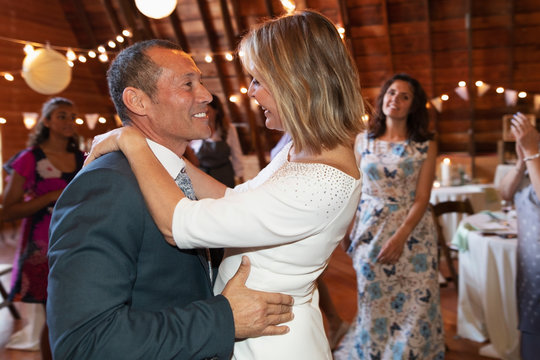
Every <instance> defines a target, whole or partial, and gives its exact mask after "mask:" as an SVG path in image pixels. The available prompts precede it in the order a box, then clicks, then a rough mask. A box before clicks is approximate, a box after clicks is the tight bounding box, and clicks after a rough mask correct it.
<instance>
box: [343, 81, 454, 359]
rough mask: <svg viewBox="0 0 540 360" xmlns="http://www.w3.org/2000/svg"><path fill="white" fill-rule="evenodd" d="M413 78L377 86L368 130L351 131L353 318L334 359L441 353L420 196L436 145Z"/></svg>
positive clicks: (427, 216)
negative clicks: (356, 181)
mask: <svg viewBox="0 0 540 360" xmlns="http://www.w3.org/2000/svg"><path fill="white" fill-rule="evenodd" d="M425 105H426V95H425V93H424V90H423V89H422V87H421V85H420V83H419V82H418V81H417V80H415V79H414V78H412V77H410V76H409V75H407V74H396V75H394V76H393V77H392V78H390V79H389V80H388V81H386V82H385V83H384V85H383V86H382V89H381V92H380V94H379V97H378V99H377V103H376V113H375V115H374V116H372V117H371V118H370V120H369V129H368V131H367V132H365V133H361V134H359V135H358V136H357V138H356V144H355V153H356V157H357V161H358V166H359V167H360V170H361V172H362V177H363V179H364V182H363V184H362V198H361V200H360V204H359V206H358V211H357V214H356V218H355V220H354V223H353V224H352V230H351V232H350V235H348V236H346V237H345V238H344V243H345V248H346V249H347V252H348V253H349V254H350V255H351V257H352V261H353V266H354V268H355V270H356V273H357V285H358V315H357V319H356V323H355V324H354V326H353V327H352V329H351V330H350V331H349V332H348V333H347V335H346V336H345V338H344V339H343V341H342V343H341V344H340V345H339V346H338V349H337V350H336V352H335V353H334V355H335V358H336V359H366V358H371V359H373V358H377V359H403V358H408V359H409V358H411V359H412V358H416V359H442V358H443V357H444V336H443V322H442V318H441V311H440V299H439V283H438V266H437V240H436V232H435V225H434V223H433V218H432V215H431V213H430V212H429V210H428V202H429V197H430V192H431V187H432V184H433V178H434V175H435V158H436V155H437V149H436V144H435V142H434V141H433V140H432V139H433V134H431V133H430V132H429V131H428V122H429V119H428V113H427V110H426V107H425Z"/></svg>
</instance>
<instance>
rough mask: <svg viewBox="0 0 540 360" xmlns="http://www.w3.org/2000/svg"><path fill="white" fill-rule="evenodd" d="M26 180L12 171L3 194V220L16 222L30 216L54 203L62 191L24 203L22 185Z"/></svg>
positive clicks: (55, 191)
mask: <svg viewBox="0 0 540 360" xmlns="http://www.w3.org/2000/svg"><path fill="white" fill-rule="evenodd" d="M25 181H26V179H25V178H24V177H23V176H22V175H20V174H19V173H17V172H16V171H13V173H12V174H11V176H10V179H9V182H8V184H7V186H6V191H5V192H4V199H3V205H2V208H3V210H2V213H3V214H2V217H3V220H16V219H21V218H25V217H28V216H31V215H33V214H35V213H36V212H38V211H39V210H41V209H43V208H44V207H47V206H49V204H51V203H53V202H55V201H56V200H57V199H58V197H59V196H60V194H61V193H62V190H53V191H50V192H48V193H46V194H43V195H41V196H38V197H35V198H33V199H31V200H29V201H24V183H25Z"/></svg>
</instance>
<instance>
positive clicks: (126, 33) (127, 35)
mask: <svg viewBox="0 0 540 360" xmlns="http://www.w3.org/2000/svg"><path fill="white" fill-rule="evenodd" d="M122 35H124V36H125V37H128V38H130V37H131V36H133V34H132V33H131V31H129V30H128V29H124V30H122Z"/></svg>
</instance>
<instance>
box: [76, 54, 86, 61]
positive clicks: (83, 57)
mask: <svg viewBox="0 0 540 360" xmlns="http://www.w3.org/2000/svg"><path fill="white" fill-rule="evenodd" d="M78 59H79V61H80V62H82V63H85V62H86V56H84V55H79V58H78Z"/></svg>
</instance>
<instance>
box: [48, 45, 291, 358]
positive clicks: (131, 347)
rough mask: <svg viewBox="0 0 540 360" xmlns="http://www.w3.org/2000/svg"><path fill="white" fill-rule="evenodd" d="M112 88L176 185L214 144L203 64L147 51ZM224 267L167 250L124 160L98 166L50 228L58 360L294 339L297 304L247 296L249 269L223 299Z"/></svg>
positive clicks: (205, 257) (223, 354)
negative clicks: (220, 273)
mask: <svg viewBox="0 0 540 360" xmlns="http://www.w3.org/2000/svg"><path fill="white" fill-rule="evenodd" d="M107 78H108V82H109V88H110V92H111V97H112V99H113V101H114V103H115V106H116V109H117V111H118V114H119V116H120V118H121V119H122V122H123V123H124V125H126V124H129V125H131V126H134V127H137V128H138V129H139V130H140V131H142V132H143V133H144V134H145V136H146V137H147V138H148V139H149V144H150V146H151V148H152V150H153V151H154V154H155V155H156V157H157V158H158V159H159V160H160V162H161V163H162V164H163V165H164V167H165V168H166V169H167V170H168V171H169V173H170V174H171V176H173V177H176V174H179V173H182V171H183V170H182V169H183V161H182V160H181V159H180V157H181V156H182V154H183V153H184V150H185V147H186V145H187V144H188V142H189V141H191V140H193V139H197V138H205V137H208V136H209V135H210V129H209V127H208V117H207V115H206V109H207V104H208V103H209V102H210V101H211V99H212V97H211V95H210V93H209V92H208V91H207V90H206V89H205V88H204V86H203V85H202V83H201V74H200V71H199V69H198V68H197V67H196V65H195V63H194V62H193V60H192V59H191V58H190V57H189V56H188V55H187V54H186V53H184V52H183V51H182V50H181V49H180V48H179V47H178V46H176V45H174V44H172V43H169V42H166V41H161V40H151V41H145V42H141V43H137V44H135V45H133V46H131V47H129V48H127V49H125V50H124V51H123V52H121V53H120V54H119V55H118V56H117V58H116V59H115V61H114V62H113V64H112V65H111V68H110V69H109V71H108V73H107ZM148 176H152V175H151V174H148ZM179 176H180V175H179ZM177 179H178V178H177ZM184 180H185V179H184ZM177 182H178V183H179V186H180V187H181V188H182V190H183V191H184V192H185V193H186V196H189V195H188V193H189V192H190V191H191V188H189V184H188V185H186V184H185V181H184V182H180V181H177ZM187 182H188V183H189V180H188V181H187ZM181 183H182V184H181ZM220 257H221V253H220V252H219V251H217V250H212V251H209V250H207V249H195V250H179V249H178V248H176V247H172V246H170V245H169V244H167V243H166V241H165V240H164V239H163V236H162V234H161V233H160V232H159V230H158V229H157V227H156V225H155V223H154V221H153V220H152V217H151V216H150V214H149V212H148V209H147V207H146V205H145V202H144V199H143V197H142V194H141V192H140V190H139V187H138V185H137V181H136V179H135V177H134V175H133V173H132V171H131V169H130V166H129V163H128V161H127V159H126V158H125V157H124V155H123V154H122V153H120V152H113V153H110V154H107V155H104V156H102V157H100V158H99V159H97V160H96V161H94V162H93V163H91V164H90V165H89V166H88V167H86V168H84V169H83V170H82V171H81V172H80V173H79V174H78V175H77V177H76V178H75V179H74V180H73V181H72V182H71V183H70V185H69V186H68V187H67V188H66V189H65V191H64V193H63V194H62V195H61V197H60V198H59V200H58V202H57V204H56V207H55V210H54V213H53V218H52V221H51V230H50V245H49V267H50V273H49V285H48V301H47V314H48V315H47V319H48V325H49V331H50V339H51V348H52V350H53V354H54V356H55V358H57V359H102V360H105V359H107V360H108V359H206V358H211V359H226V358H229V357H230V356H231V354H232V350H233V345H234V339H235V338H245V337H256V336H261V335H279V334H283V333H285V332H286V331H288V328H287V327H286V326H277V325H278V324H281V323H283V322H286V321H289V320H290V319H292V314H291V312H290V306H291V305H292V298H291V297H289V296H285V295H282V294H270V293H262V292H258V291H253V290H250V289H247V288H246V287H245V285H244V283H245V280H246V279H247V276H248V274H249V262H248V261H247V262H246V263H245V264H243V265H242V266H241V267H240V269H239V271H238V273H237V275H236V276H235V277H234V278H233V279H231V281H230V282H229V284H228V285H227V287H226V288H225V290H224V291H223V294H222V295H217V296H213V293H212V282H213V279H215V275H216V274H217V265H218V263H219V260H220Z"/></svg>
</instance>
